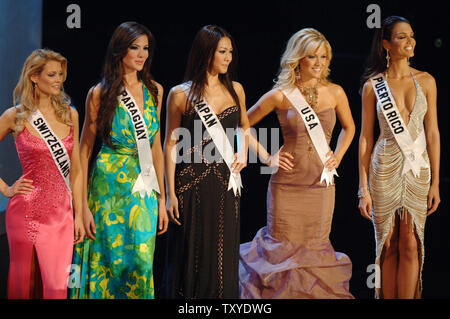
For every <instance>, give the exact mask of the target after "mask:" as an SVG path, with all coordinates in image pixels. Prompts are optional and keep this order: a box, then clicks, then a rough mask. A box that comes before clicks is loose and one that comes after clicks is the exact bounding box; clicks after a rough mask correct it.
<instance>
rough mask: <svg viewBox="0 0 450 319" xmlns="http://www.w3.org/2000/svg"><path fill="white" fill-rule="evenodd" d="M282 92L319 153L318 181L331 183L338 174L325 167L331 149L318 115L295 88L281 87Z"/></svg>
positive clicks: (334, 170)
mask: <svg viewBox="0 0 450 319" xmlns="http://www.w3.org/2000/svg"><path fill="white" fill-rule="evenodd" d="M281 92H283V94H284V95H285V96H286V97H287V98H288V100H289V101H290V102H291V104H292V105H293V106H294V107H295V109H296V110H297V112H298V113H299V114H300V116H301V118H302V120H303V122H304V123H305V126H306V129H307V130H308V134H309V137H310V138H311V141H312V143H313V145H314V147H315V149H316V151H317V154H319V157H320V160H321V161H322V164H323V165H324V167H323V171H322V176H321V177H320V182H321V183H322V181H324V180H325V182H326V184H327V187H328V186H329V185H332V184H333V175H336V176H339V175H338V174H337V172H336V169H333V170H329V169H328V168H326V167H325V163H326V162H327V160H328V159H329V156H327V153H328V152H329V151H330V150H331V149H330V146H329V145H328V143H327V139H326V137H325V133H324V131H323V128H322V124H320V120H319V117H318V116H317V114H316V112H314V110H313V109H312V107H311V106H310V105H309V104H308V102H306V100H305V98H304V97H303V95H302V94H301V93H300V91H299V90H298V89H297V88H291V89H283V90H281Z"/></svg>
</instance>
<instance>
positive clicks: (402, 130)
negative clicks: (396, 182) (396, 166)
mask: <svg viewBox="0 0 450 319" xmlns="http://www.w3.org/2000/svg"><path fill="white" fill-rule="evenodd" d="M370 80H371V81H372V86H373V91H374V92H375V95H376V97H377V100H378V103H380V109H381V111H382V112H383V115H384V118H385V119H386V122H387V123H388V125H389V128H390V130H391V132H392V135H394V137H395V140H396V141H397V144H398V146H399V147H400V149H401V151H402V153H403V155H404V157H405V162H404V165H403V171H402V175H403V174H405V173H407V172H408V171H409V170H411V171H412V173H413V174H414V176H415V177H418V176H419V174H420V168H421V167H425V168H427V167H429V165H428V163H427V162H426V161H425V159H424V158H423V156H422V154H423V152H424V151H425V150H426V147H427V142H426V139H425V130H422V132H420V134H419V136H418V137H417V139H416V140H415V141H413V139H412V137H411V135H410V134H409V131H408V127H407V126H406V125H405V123H404V121H403V119H402V116H401V115H400V112H399V111H398V108H397V104H396V103H395V100H394V97H393V96H392V93H391V91H390V90H389V85H388V83H387V81H386V79H385V78H384V75H383V74H382V73H380V74H378V75H376V76H374V77H372V78H371V79H370Z"/></svg>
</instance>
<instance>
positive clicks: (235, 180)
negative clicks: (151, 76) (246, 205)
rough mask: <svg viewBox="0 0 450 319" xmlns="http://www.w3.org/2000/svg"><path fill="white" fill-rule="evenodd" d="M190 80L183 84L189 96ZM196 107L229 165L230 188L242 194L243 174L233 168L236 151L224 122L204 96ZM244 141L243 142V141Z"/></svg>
mask: <svg viewBox="0 0 450 319" xmlns="http://www.w3.org/2000/svg"><path fill="white" fill-rule="evenodd" d="M190 87H191V85H190V82H186V83H183V84H182V88H183V90H184V92H185V94H186V96H188V93H189V90H190ZM193 103H194V107H195V110H196V111H197V114H198V116H199V117H200V119H201V120H202V122H203V125H204V126H205V128H206V130H207V131H208V134H209V135H210V136H211V139H212V141H213V143H214V145H215V146H216V148H217V150H218V151H219V153H220V155H221V156H222V158H223V160H224V161H225V163H226V164H227V166H228V169H229V170H230V180H229V182H228V190H230V189H233V192H234V195H237V194H239V195H240V194H241V188H242V187H243V186H242V181H241V174H240V173H234V172H233V171H232V170H231V165H232V164H233V162H234V152H233V148H232V147H231V144H230V141H229V140H228V137H227V135H226V133H225V130H224V129H223V126H222V123H220V120H219V118H218V117H217V115H216V113H215V112H214V110H213V108H212V107H211V106H210V105H209V104H208V102H206V100H205V99H204V98H202V99H200V100H197V101H194V102H193ZM241 134H242V133H241ZM241 143H242V142H241Z"/></svg>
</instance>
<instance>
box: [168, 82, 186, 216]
mask: <svg viewBox="0 0 450 319" xmlns="http://www.w3.org/2000/svg"><path fill="white" fill-rule="evenodd" d="M185 104H186V95H185V94H184V92H183V90H182V89H181V88H180V87H179V86H176V87H173V88H172V89H171V90H170V92H169V96H168V97H167V110H166V138H165V141H164V156H165V169H166V194H167V203H166V208H167V211H168V212H169V218H170V220H171V221H172V222H174V223H176V224H177V225H181V223H180V221H179V218H180V214H179V212H178V200H177V197H176V194H175V165H176V158H177V155H176V144H177V142H178V139H177V136H176V134H175V130H176V129H177V128H179V127H180V124H181V116H182V114H183V111H184V108H185Z"/></svg>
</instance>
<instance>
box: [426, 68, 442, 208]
mask: <svg viewBox="0 0 450 319" xmlns="http://www.w3.org/2000/svg"><path fill="white" fill-rule="evenodd" d="M424 78H425V81H424V86H425V91H426V98H427V103H428V111H427V114H426V115H425V136H426V140H427V152H428V157H429V158H430V166H431V185H430V190H429V192H428V213H427V215H430V214H432V213H434V212H435V211H436V209H437V208H438V205H439V203H440V202H441V198H440V195H439V166H440V154H441V142H440V134H439V128H438V121H437V106H436V96H437V89H436V81H435V80H434V78H433V77H432V76H431V75H430V74H428V73H426V75H425V77H424Z"/></svg>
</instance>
